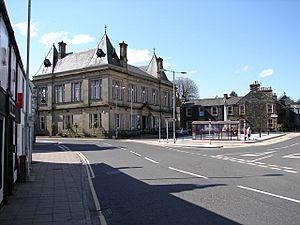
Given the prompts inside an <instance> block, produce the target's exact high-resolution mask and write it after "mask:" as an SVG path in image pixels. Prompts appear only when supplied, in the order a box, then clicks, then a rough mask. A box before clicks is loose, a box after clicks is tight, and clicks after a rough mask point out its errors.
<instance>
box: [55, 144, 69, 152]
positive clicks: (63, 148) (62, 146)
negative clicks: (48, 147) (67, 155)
mask: <svg viewBox="0 0 300 225" xmlns="http://www.w3.org/2000/svg"><path fill="white" fill-rule="evenodd" d="M58 147H59V148H60V149H61V150H63V151H67V152H70V151H71V149H70V148H68V147H67V146H65V145H59V146H58Z"/></svg>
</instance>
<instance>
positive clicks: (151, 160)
mask: <svg viewBox="0 0 300 225" xmlns="http://www.w3.org/2000/svg"><path fill="white" fill-rule="evenodd" d="M145 159H146V160H148V161H150V162H153V163H155V164H159V162H157V161H155V160H153V159H150V158H148V157H145Z"/></svg>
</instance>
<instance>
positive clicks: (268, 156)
mask: <svg viewBox="0 0 300 225" xmlns="http://www.w3.org/2000/svg"><path fill="white" fill-rule="evenodd" d="M272 156H273V155H272V154H271V155H267V156H264V157H261V158H258V159H254V160H251V161H249V162H256V161H260V160H263V159H266V158H270V157H272Z"/></svg>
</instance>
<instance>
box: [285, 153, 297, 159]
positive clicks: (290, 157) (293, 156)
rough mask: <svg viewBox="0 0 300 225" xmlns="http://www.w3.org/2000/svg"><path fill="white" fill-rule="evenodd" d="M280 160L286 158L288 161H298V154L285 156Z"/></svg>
mask: <svg viewBox="0 0 300 225" xmlns="http://www.w3.org/2000/svg"><path fill="white" fill-rule="evenodd" d="M282 158H288V159H300V153H295V154H290V155H285V156H283V157H282Z"/></svg>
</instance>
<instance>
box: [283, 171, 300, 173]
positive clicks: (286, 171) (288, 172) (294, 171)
mask: <svg viewBox="0 0 300 225" xmlns="http://www.w3.org/2000/svg"><path fill="white" fill-rule="evenodd" d="M283 171H284V172H287V173H298V171H294V170H283Z"/></svg>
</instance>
